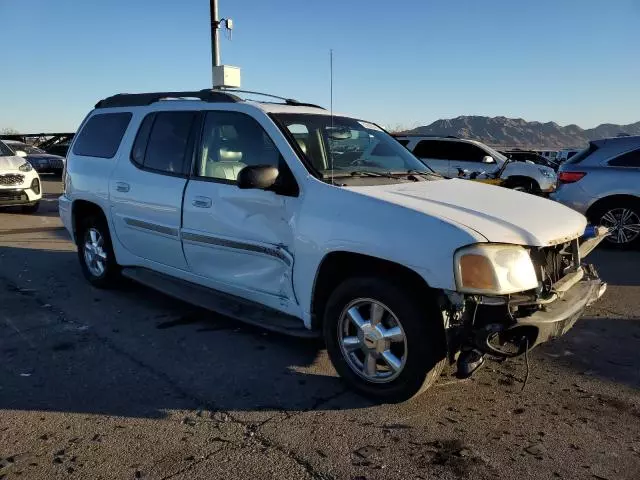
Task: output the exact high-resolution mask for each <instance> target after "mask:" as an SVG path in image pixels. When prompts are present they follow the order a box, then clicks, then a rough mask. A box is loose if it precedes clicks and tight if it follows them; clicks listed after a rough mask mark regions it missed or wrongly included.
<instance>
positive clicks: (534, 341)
mask: <svg viewBox="0 0 640 480" xmlns="http://www.w3.org/2000/svg"><path fill="white" fill-rule="evenodd" d="M582 268H583V269H584V271H585V274H584V276H583V278H582V280H580V281H578V282H577V283H576V284H575V285H573V286H572V287H571V288H570V289H568V290H567V291H566V292H564V294H563V295H562V296H561V297H559V298H557V299H556V300H555V301H553V302H551V303H548V304H546V305H543V306H542V307H541V308H540V310H537V311H535V312H534V313H532V314H531V315H529V316H525V317H520V318H518V319H517V321H516V323H515V324H514V325H512V326H510V327H509V328H508V329H507V331H511V332H514V333H515V331H516V329H518V330H528V331H529V332H532V333H533V332H535V336H534V337H533V338H531V334H529V335H528V338H529V348H532V347H534V346H536V345H539V344H541V343H544V342H547V341H549V340H551V339H554V338H557V337H560V336H562V335H564V334H565V333H567V332H568V331H569V329H570V328H571V327H573V325H574V324H575V323H576V321H577V320H578V319H579V318H580V316H581V315H582V313H583V312H584V310H585V308H587V307H588V306H589V305H591V304H592V303H594V302H595V301H596V300H598V299H599V298H600V297H601V296H602V295H603V294H604V292H605V291H606V289H607V284H606V283H604V282H603V281H602V280H600V277H599V276H598V273H597V272H596V270H595V268H594V267H593V266H592V265H586V266H583V267H582Z"/></svg>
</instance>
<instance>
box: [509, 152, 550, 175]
mask: <svg viewBox="0 0 640 480" xmlns="http://www.w3.org/2000/svg"><path fill="white" fill-rule="evenodd" d="M501 153H502V154H504V155H505V156H506V157H508V158H509V159H511V160H512V161H514V162H527V161H528V162H533V163H535V164H536V165H544V166H545V167H549V168H553V169H554V170H558V168H559V167H560V165H559V164H558V163H556V162H553V161H551V160H548V159H546V158H544V157H543V156H542V155H540V154H539V153H538V152H534V151H532V150H505V151H503V152H501Z"/></svg>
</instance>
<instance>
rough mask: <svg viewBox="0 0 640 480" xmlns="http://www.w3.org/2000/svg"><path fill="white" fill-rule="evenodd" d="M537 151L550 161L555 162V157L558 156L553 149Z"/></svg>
mask: <svg viewBox="0 0 640 480" xmlns="http://www.w3.org/2000/svg"><path fill="white" fill-rule="evenodd" d="M538 153H539V154H540V155H542V156H543V157H544V158H546V159H547V160H550V161H552V162H555V160H556V157H557V156H558V152H557V151H555V150H538ZM556 163H557V162H556Z"/></svg>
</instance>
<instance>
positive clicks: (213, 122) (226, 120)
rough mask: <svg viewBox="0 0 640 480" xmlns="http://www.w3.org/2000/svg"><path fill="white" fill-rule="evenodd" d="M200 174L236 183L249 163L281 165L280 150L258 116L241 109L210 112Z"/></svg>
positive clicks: (201, 152)
mask: <svg viewBox="0 0 640 480" xmlns="http://www.w3.org/2000/svg"><path fill="white" fill-rule="evenodd" d="M201 142H202V143H201V146H200V149H199V153H198V158H197V162H196V175H197V176H198V177H202V178H210V179H215V180H218V181H221V182H223V183H236V180H237V178H238V174H239V173H240V170H242V169H243V168H244V167H246V166H256V165H268V166H272V167H278V165H279V163H280V152H279V151H278V149H277V147H276V146H275V145H274V143H273V141H272V140H271V139H270V138H269V136H268V135H267V133H266V132H265V131H264V130H263V129H262V127H261V126H260V125H259V124H258V122H257V121H256V120H254V119H253V118H251V117H250V116H248V115H245V114H244V113H239V112H223V111H220V112H216V111H211V112H208V113H207V116H206V119H205V123H204V128H203V131H202V141H201Z"/></svg>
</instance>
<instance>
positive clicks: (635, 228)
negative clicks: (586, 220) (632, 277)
mask: <svg viewBox="0 0 640 480" xmlns="http://www.w3.org/2000/svg"><path fill="white" fill-rule="evenodd" d="M589 216H590V217H591V218H592V220H593V221H594V222H595V223H596V224H598V225H602V226H603V227H607V228H608V229H609V231H610V233H609V235H608V236H607V237H606V239H605V242H604V245H608V246H610V247H614V248H621V249H625V248H631V247H636V246H639V245H640V201H633V200H631V199H629V200H620V201H615V202H613V201H612V202H608V203H606V204H603V205H601V206H598V207H596V209H595V210H594V211H593V212H592V213H591V214H590V215H589Z"/></svg>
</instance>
